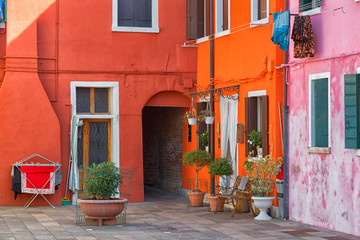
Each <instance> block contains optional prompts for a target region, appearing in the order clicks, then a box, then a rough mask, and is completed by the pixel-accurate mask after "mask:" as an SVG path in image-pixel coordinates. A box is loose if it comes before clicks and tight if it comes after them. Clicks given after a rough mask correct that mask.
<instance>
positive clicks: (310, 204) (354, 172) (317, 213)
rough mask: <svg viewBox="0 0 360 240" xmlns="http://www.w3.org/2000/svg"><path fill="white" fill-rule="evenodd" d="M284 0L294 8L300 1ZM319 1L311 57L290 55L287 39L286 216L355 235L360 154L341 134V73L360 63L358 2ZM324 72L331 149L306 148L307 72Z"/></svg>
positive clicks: (359, 220) (359, 227)
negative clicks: (324, 151) (311, 150)
mask: <svg viewBox="0 0 360 240" xmlns="http://www.w3.org/2000/svg"><path fill="white" fill-rule="evenodd" d="M289 2H290V4H289V8H290V10H291V12H292V13H297V12H298V2H299V1H298V0H290V1H289ZM324 2H325V3H324V4H323V6H322V8H321V10H322V13H321V14H317V15H313V16H312V17H311V20H312V24H313V30H314V37H315V52H316V54H315V57H313V58H306V59H294V58H293V45H292V44H293V42H292V41H290V42H291V46H290V49H289V56H290V57H289V67H288V69H289V75H288V81H289V85H288V89H289V91H288V95H289V98H288V99H289V107H290V111H289V114H290V116H289V117H290V122H289V131H290V139H289V146H290V147H289V171H290V173H289V174H290V178H289V194H290V199H289V203H290V204H289V205H290V219H291V220H293V221H298V222H303V223H306V224H311V225H316V226H320V227H324V228H328V229H333V230H336V231H341V232H346V233H350V234H354V235H358V236H360V208H359V206H360V157H359V156H357V155H356V150H354V149H345V140H344V135H345V132H344V74H354V73H356V69H357V68H359V67H360V54H359V51H360V41H359V40H360V35H359V34H358V33H359V31H360V22H359V21H358V20H356V19H359V17H358V16H359V13H360V2H358V3H357V2H355V1H354V0H337V1H334V0H329V1H324ZM341 7H342V9H341ZM338 8H340V9H338ZM334 9H338V10H334ZM291 20H292V22H293V20H294V17H291ZM324 72H330V109H331V119H330V135H331V139H330V143H329V144H330V147H331V153H330V154H317V153H308V152H307V147H308V146H309V130H308V121H309V103H308V101H309V100H308V97H309V90H308V89H309V74H316V73H324Z"/></svg>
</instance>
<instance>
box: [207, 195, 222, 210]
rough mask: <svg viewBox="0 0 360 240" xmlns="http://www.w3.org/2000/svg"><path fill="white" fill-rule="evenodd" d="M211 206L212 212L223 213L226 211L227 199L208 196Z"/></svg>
mask: <svg viewBox="0 0 360 240" xmlns="http://www.w3.org/2000/svg"><path fill="white" fill-rule="evenodd" d="M208 199H209V204H210V210H211V211H212V212H215V211H216V212H223V211H224V205H225V200H226V199H225V198H220V197H218V196H211V195H209V196H208Z"/></svg>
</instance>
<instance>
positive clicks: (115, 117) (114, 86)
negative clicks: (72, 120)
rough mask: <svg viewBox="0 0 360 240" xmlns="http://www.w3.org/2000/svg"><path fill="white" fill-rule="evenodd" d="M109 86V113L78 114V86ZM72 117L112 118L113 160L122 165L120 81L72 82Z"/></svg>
mask: <svg viewBox="0 0 360 240" xmlns="http://www.w3.org/2000/svg"><path fill="white" fill-rule="evenodd" d="M77 87H89V88H109V89H110V113H109V114H96V115H94V114H92V115H91V114H77V113H76V88H77ZM70 94H71V106H72V109H71V117H73V116H75V115H76V116H78V117H79V119H111V161H112V162H114V164H115V165H116V166H117V167H119V166H120V154H119V153H120V151H119V150H120V137H119V132H120V131H119V83H118V82H71V83H70Z"/></svg>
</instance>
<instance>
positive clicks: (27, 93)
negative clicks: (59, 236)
mask: <svg viewBox="0 0 360 240" xmlns="http://www.w3.org/2000/svg"><path fill="white" fill-rule="evenodd" d="M129 3H131V4H129ZM5 10H6V11H7V20H6V22H5V23H1V25H0V27H1V29H0V55H1V61H0V65H1V66H2V69H1V70H0V106H1V107H0V126H1V127H0V136H1V137H0V155H1V160H0V161H1V166H2V167H1V170H0V171H1V172H0V188H1V189H2V194H1V196H0V205H1V206H9V205H24V203H25V202H26V201H27V200H28V199H29V196H28V195H27V194H21V195H19V196H18V197H17V199H16V200H14V193H13V192H12V191H11V181H12V180H11V175H10V172H11V164H14V163H15V162H17V161H19V160H21V159H23V158H25V157H27V156H29V155H31V154H33V153H37V154H40V155H42V156H44V157H46V158H48V159H50V160H52V161H54V162H57V163H60V164H62V167H61V172H62V173H63V181H62V183H61V184H60V188H59V190H57V191H56V193H55V194H54V195H49V196H47V197H48V199H49V201H50V202H52V203H53V204H54V205H60V204H61V198H62V197H64V196H65V194H66V195H67V197H68V198H71V196H72V191H68V190H67V188H66V181H67V180H68V178H69V177H68V171H69V170H70V169H69V166H70V165H69V159H72V158H73V157H70V158H69V156H70V150H71V143H70V132H71V131H72V127H71V120H72V119H76V120H77V122H76V124H77V125H78V126H79V127H78V128H77V133H78V137H77V139H76V142H77V152H78V153H77V159H78V167H79V168H82V167H84V166H85V165H90V164H91V163H93V162H101V161H114V162H115V163H116V165H118V166H120V167H123V168H127V169H134V176H133V179H132V192H131V201H133V202H134V201H135V202H136V201H144V185H149V186H155V187H160V188H163V189H165V190H169V191H173V192H176V191H178V189H177V188H179V187H177V186H181V181H182V164H181V155H182V150H183V145H182V139H183V135H182V134H183V130H184V131H185V129H182V122H181V121H182V120H181V117H182V112H183V108H188V106H189V105H190V101H189V98H188V97H185V96H184V95H183V93H185V92H188V91H194V90H195V88H194V82H195V81H196V71H197V63H196V56H197V52H196V49H194V48H188V47H183V46H182V43H183V42H184V41H186V21H185V19H186V3H185V2H184V1H182V0H174V1H164V0H148V1H141V0H133V1H118V0H113V1H103V2H99V1H93V0H85V1H81V2H74V1H72V0H65V1H59V0H57V1H56V0H43V1H38V0H8V1H7V5H6V8H5ZM80 120H81V121H82V122H81V121H80ZM158 121H159V122H160V123H161V121H163V122H165V123H167V124H159V123H158ZM168 132H170V133H172V134H167V133H168ZM101 134H103V135H101ZM159 139H160V140H159ZM165 143H166V144H165ZM167 143H170V144H167ZM164 146H167V147H164ZM94 149H95V151H94V152H96V153H94V152H92V150H94ZM154 149H155V150H154ZM98 152H101V154H100V155H99V154H98ZM154 152H156V153H154ZM159 152H161V154H160V155H159ZM80 153H81V154H80ZM171 153H174V154H171ZM154 154H155V155H154ZM159 159H160V160H159ZM161 159H171V161H170V160H169V161H162V160H161ZM168 162H170V163H171V164H172V165H176V166H177V168H170V167H169V166H168V165H167V164H168ZM152 166H157V168H154V167H152ZM164 169H165V170H164ZM173 169H175V170H173ZM173 176H177V177H176V178H175V179H174V178H173ZM70 178H71V174H70ZM159 179H160V180H159ZM80 181H81V179H80ZM75 185H76V184H75ZM80 185H81V184H80ZM69 187H70V188H74V190H75V192H76V190H77V189H76V186H74V185H71V186H69ZM74 196H75V197H74V198H73V199H72V200H73V203H74V201H76V194H75V195H74ZM34 204H35V205H44V204H46V202H44V201H43V200H42V199H41V198H40V197H38V198H37V199H36V200H35V202H34Z"/></svg>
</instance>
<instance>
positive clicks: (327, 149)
mask: <svg viewBox="0 0 360 240" xmlns="http://www.w3.org/2000/svg"><path fill="white" fill-rule="evenodd" d="M321 78H327V79H328V146H327V147H314V146H312V141H311V139H312V131H311V117H312V114H311V112H312V109H311V97H312V91H311V83H312V81H314V80H317V79H321ZM308 87H309V94H308V95H309V96H308V113H309V114H308V116H309V117H308V128H309V129H308V132H309V145H308V152H309V153H331V98H330V72H323V73H316V74H309V86H308Z"/></svg>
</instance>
